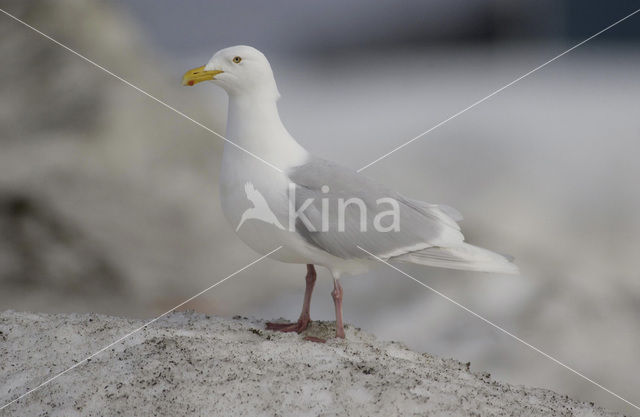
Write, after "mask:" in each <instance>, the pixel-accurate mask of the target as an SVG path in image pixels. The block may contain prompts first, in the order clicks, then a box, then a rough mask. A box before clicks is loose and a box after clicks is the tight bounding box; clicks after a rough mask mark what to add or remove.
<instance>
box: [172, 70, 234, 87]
mask: <svg viewBox="0 0 640 417" xmlns="http://www.w3.org/2000/svg"><path fill="white" fill-rule="evenodd" d="M223 72H224V71H221V70H211V71H205V69H204V66H202V67H198V68H194V69H190V70H189V71H187V72H185V73H184V75H183V76H182V85H196V84H198V83H201V82H203V81H209V80H215V76H216V75H218V74H222V73H223Z"/></svg>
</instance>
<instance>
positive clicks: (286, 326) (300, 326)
mask: <svg viewBox="0 0 640 417" xmlns="http://www.w3.org/2000/svg"><path fill="white" fill-rule="evenodd" d="M310 322H311V320H298V321H297V322H295V323H272V322H267V325H266V329H267V330H273V331H276V332H284V333H290V332H296V333H302V332H303V331H305V330H306V329H307V327H309V323H310Z"/></svg>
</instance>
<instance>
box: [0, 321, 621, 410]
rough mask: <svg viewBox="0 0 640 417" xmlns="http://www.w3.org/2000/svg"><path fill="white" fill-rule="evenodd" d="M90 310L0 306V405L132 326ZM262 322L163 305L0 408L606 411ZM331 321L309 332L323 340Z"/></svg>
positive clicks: (448, 365)
mask: <svg viewBox="0 0 640 417" xmlns="http://www.w3.org/2000/svg"><path fill="white" fill-rule="evenodd" d="M142 324H143V322H142V321H136V320H130V319H126V318H117V317H108V316H103V315H96V314H82V315H80V314H60V315H49V314H32V313H18V312H14V311H6V312H3V313H1V314H0V404H2V405H4V404H6V403H7V402H8V401H10V400H12V399H14V398H16V397H17V396H18V395H20V394H22V393H24V392H26V391H27V390H28V389H29V388H32V387H34V386H36V385H37V384H39V383H41V382H42V381H44V380H46V379H47V378H50V377H51V376H53V375H55V374H56V373H58V372H61V371H63V370H64V369H66V368H67V367H69V366H71V365H73V364H74V363H77V362H78V361H79V360H82V359H84V358H85V357H86V356H88V355H89V354H91V353H93V352H95V351H97V350H98V349H100V348H102V347H104V346H105V345H108V344H109V343H111V342H113V341H114V340H117V339H118V338H119V337H121V336H123V335H125V334H127V333H128V332H129V331H131V330H133V329H135V328H137V327H139V326H141V325H142ZM263 329H264V322H262V321H258V320H253V319H246V318H240V317H236V318H234V319H224V318H219V317H214V316H206V315H201V314H198V313H192V312H181V313H174V314H171V315H169V316H168V317H165V318H163V319H161V320H159V321H158V322H156V323H154V324H152V325H151V326H149V327H148V328H145V329H144V330H142V331H140V332H138V333H136V334H135V335H134V336H132V337H131V338H129V339H127V340H125V341H124V342H122V343H119V344H117V345H115V346H113V348H110V349H108V350H106V351H104V352H103V353H101V354H99V355H97V356H95V357H94V358H93V359H92V360H90V361H89V362H88V363H84V364H82V365H80V366H78V367H77V368H75V369H73V370H72V371H70V372H68V373H66V374H64V375H63V376H61V377H60V378H58V379H56V380H55V381H53V382H52V383H50V384H48V385H46V386H44V387H43V388H42V389H40V390H38V391H36V392H34V393H32V394H30V395H29V396H27V397H25V398H24V399H22V400H20V401H18V402H16V403H14V404H12V405H11V406H9V407H7V408H5V409H4V410H2V411H0V415H46V416H74V415H83V416H96V415H252V416H253V415H279V416H303V415H364V416H370V415H385V416H389V415H436V416H439V415H469V416H493V415H502V416H508V415H511V416H555V415H562V416H605V415H607V416H609V415H616V414H615V413H610V412H607V411H605V410H603V409H601V408H598V407H595V406H593V405H592V404H588V403H582V402H577V401H574V400H572V399H570V398H568V397H567V396H564V395H560V394H557V393H555V392H553V391H549V390H545V389H537V388H526V387H523V386H514V385H509V384H505V383H501V382H498V381H494V380H492V379H491V377H490V375H488V374H487V373H482V372H480V373H478V372H473V371H472V370H470V366H469V364H464V363H461V362H458V361H456V360H452V359H442V358H438V357H434V356H431V355H428V354H421V353H417V352H413V351H411V350H408V349H407V348H406V347H404V346H403V345H401V344H398V343H395V342H381V341H378V340H376V338H375V337H374V336H372V335H370V334H367V333H365V332H363V331H361V330H359V329H356V328H353V327H351V326H348V327H347V340H346V341H339V340H331V339H330V340H329V342H328V343H326V344H319V343H313V342H307V341H304V340H303V338H302V337H301V336H299V335H296V334H280V333H274V332H269V331H265V330H263ZM332 332H333V328H332V325H331V323H325V322H314V323H313V326H312V328H311V329H309V330H308V333H309V335H315V336H319V337H330V336H331V334H332Z"/></svg>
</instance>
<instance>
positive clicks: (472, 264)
mask: <svg viewBox="0 0 640 417" xmlns="http://www.w3.org/2000/svg"><path fill="white" fill-rule="evenodd" d="M201 82H210V83H213V84H215V85H217V86H219V87H222V88H223V89H224V90H225V91H226V92H227V95H228V97H229V106H228V117H227V131H226V132H227V133H226V138H227V141H225V144H224V153H223V157H222V167H221V174H220V200H221V205H222V211H223V213H224V216H225V218H226V219H227V221H228V222H229V223H230V224H231V225H232V227H234V228H235V230H236V233H237V235H238V237H239V238H240V239H241V240H242V241H243V242H244V243H246V244H247V245H248V246H249V247H250V248H252V249H253V250H255V251H256V252H258V253H260V254H267V253H269V252H271V251H273V249H274V248H276V247H280V249H279V250H277V251H275V252H273V253H272V255H270V257H271V258H273V259H276V260H278V261H282V262H287V263H296V264H305V265H306V267H307V274H306V278H305V281H306V288H305V294H304V302H303V306H302V312H301V314H300V317H299V319H298V321H297V322H295V323H292V324H289V323H267V328H268V329H270V330H279V331H284V332H298V333H300V332H302V331H304V330H305V329H306V328H307V327H308V326H309V323H310V322H311V318H310V304H311V295H312V292H313V287H314V284H315V281H316V269H315V266H316V265H317V266H322V267H325V268H327V269H328V270H329V272H330V273H331V276H332V277H333V291H332V292H331V295H332V297H333V301H334V306H335V315H336V337H337V338H344V337H345V332H344V325H343V321H342V300H343V289H342V286H341V284H340V278H341V277H342V276H345V275H357V274H362V273H364V272H366V271H368V270H370V269H372V268H374V267H376V266H380V265H384V263H385V262H405V263H413V264H420V265H427V266H433V267H441V268H450V269H460V270H467V271H478V272H495V273H505V274H517V273H518V268H517V267H516V265H515V264H514V263H512V261H511V259H509V258H508V257H506V256H503V255H499V254H497V253H494V252H491V251H489V250H487V249H483V248H480V247H478V246H474V245H471V244H468V243H466V242H465V241H464V236H463V235H462V233H461V230H460V226H459V225H458V223H457V222H458V221H460V220H462V216H461V215H460V213H459V212H458V211H457V210H455V209H453V208H451V207H448V206H445V205H437V204H430V203H426V202H423V201H420V200H414V199H411V198H407V197H404V196H403V195H401V194H399V193H397V192H395V191H393V190H391V189H390V188H387V187H385V186H383V185H380V184H378V183H376V182H374V181H373V180H371V179H369V178H367V177H365V176H364V175H362V174H359V173H357V172H355V171H354V170H352V169H349V168H346V167H343V166H341V165H339V164H337V163H334V162H331V161H328V160H325V159H322V158H319V157H317V156H315V155H313V154H311V153H310V152H309V151H307V150H306V149H305V148H303V147H302V146H301V145H300V144H299V143H298V142H297V141H296V140H295V139H294V138H293V137H292V136H291V135H290V134H289V132H288V131H287V129H286V128H285V126H284V124H283V123H282V121H281V120H280V116H279V113H278V108H277V101H278V99H279V98H280V93H279V91H278V87H277V85H276V81H275V78H274V75H273V71H272V69H271V65H270V64H269V61H268V60H267V58H266V57H265V56H264V54H263V53H262V52H260V51H258V50H257V49H255V48H253V47H250V46H244V45H241V46H233V47H230V48H225V49H222V50H220V51H218V52H216V53H215V54H214V55H213V57H212V58H211V59H210V60H209V62H208V63H207V64H206V65H204V66H201V67H198V68H194V69H192V70H189V71H187V72H186V73H185V74H184V76H183V79H182V84H183V85H189V86H193V85H195V84H198V83H201ZM252 204H253V207H252ZM254 209H257V210H258V211H259V213H257V214H256V213H255V212H254V211H253V212H252V210H254ZM247 213H249V214H247ZM241 226H242V227H241ZM312 340H316V339H312ZM316 341H320V340H316Z"/></svg>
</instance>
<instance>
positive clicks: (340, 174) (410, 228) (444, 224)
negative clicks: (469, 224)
mask: <svg viewBox="0 0 640 417" xmlns="http://www.w3.org/2000/svg"><path fill="white" fill-rule="evenodd" d="M287 174H288V176H289V179H290V181H291V182H292V183H293V184H295V208H296V210H301V209H303V208H304V210H303V211H302V212H301V214H304V216H305V218H306V220H308V221H305V220H304V219H302V216H299V217H298V218H297V219H296V232H297V233H299V234H300V235H301V236H303V237H304V238H305V239H306V240H307V241H308V242H309V243H311V244H312V245H314V246H316V247H319V248H321V249H322V250H324V251H326V252H328V253H330V254H332V255H334V256H338V257H341V258H344V259H351V258H370V256H369V255H367V254H366V253H365V252H363V251H362V250H361V249H359V248H358V246H361V247H362V248H364V249H366V250H367V251H369V252H371V253H373V254H374V255H376V256H378V257H380V258H384V259H388V258H391V257H395V256H400V255H403V254H406V253H410V252H414V251H418V250H422V249H425V248H429V247H434V246H438V247H455V246H459V245H460V244H462V242H463V241H464V237H463V236H462V233H460V227H459V226H458V225H457V223H456V222H455V221H454V219H453V218H452V217H451V216H450V215H449V214H451V213H449V214H447V212H448V211H449V212H450V210H452V209H449V208H446V209H441V208H440V207H439V206H437V205H434V204H428V203H425V202H422V201H417V200H411V199H407V198H405V197H403V196H401V195H400V194H398V193H396V192H394V191H392V190H390V189H388V188H386V187H383V186H381V185H378V184H376V183H375V182H373V181H371V180H370V179H368V178H367V177H365V176H364V175H361V174H358V173H356V172H355V171H352V170H350V169H348V168H345V167H343V166H340V165H338V164H336V163H333V162H330V161H326V160H323V159H320V158H312V159H311V160H310V161H308V162H307V163H305V164H303V165H300V166H297V167H294V168H292V169H290V170H289V171H288V172H287ZM323 187H324V188H323ZM326 187H328V190H327V188H326ZM349 199H357V200H358V201H361V203H353V202H352V203H351V204H345V203H346V202H348V201H353V200H349ZM394 201H395V202H396V203H393V202H394ZM341 202H342V203H341ZM341 204H342V205H341ZM340 211H342V212H343V213H344V216H340ZM394 212H397V215H396V214H392V213H394ZM323 213H324V215H323ZM327 213H328V215H327ZM456 213H457V212H456ZM363 214H364V215H363ZM363 218H364V220H363ZM396 218H397V222H396V223H397V227H394V228H392V227H391V226H392V225H393V220H394V219H396ZM376 219H377V223H376ZM309 223H310V224H309ZM323 226H324V227H323Z"/></svg>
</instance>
